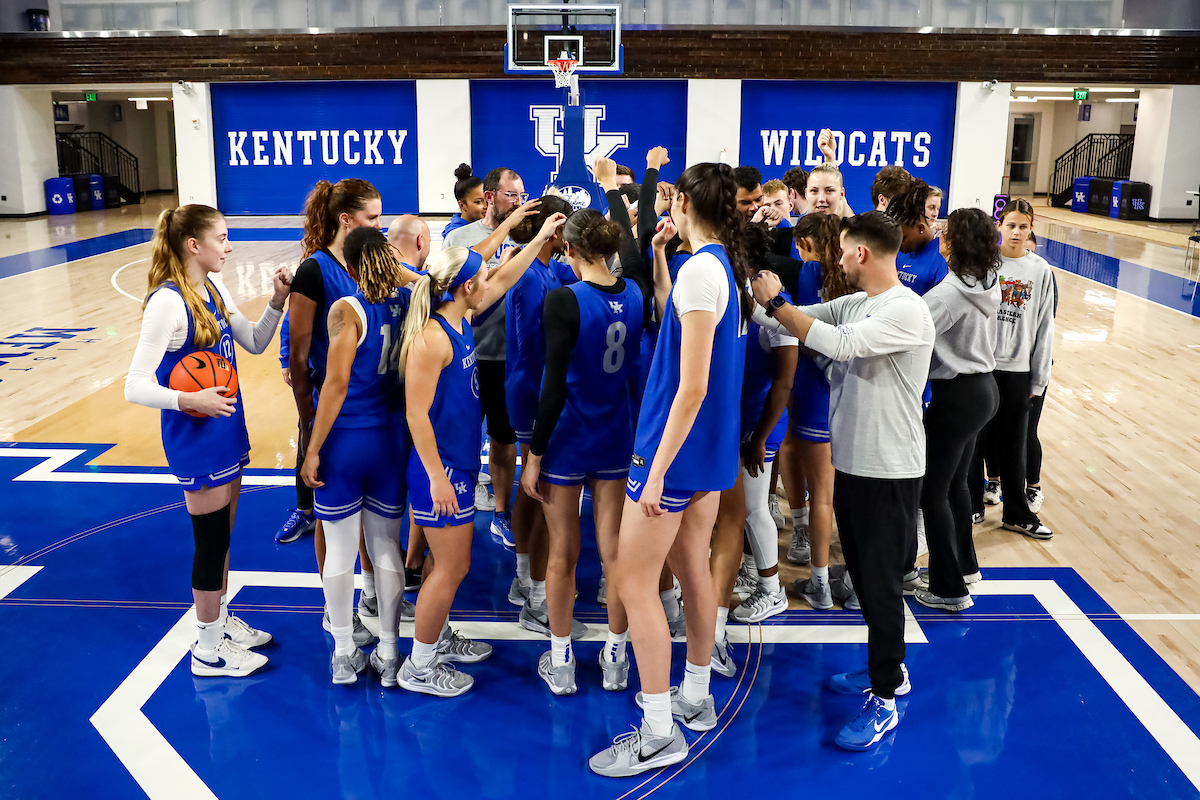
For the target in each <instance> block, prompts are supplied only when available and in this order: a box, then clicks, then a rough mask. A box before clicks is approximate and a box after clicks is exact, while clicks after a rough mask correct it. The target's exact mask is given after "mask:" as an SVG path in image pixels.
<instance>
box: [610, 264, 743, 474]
mask: <svg viewBox="0 0 1200 800" xmlns="http://www.w3.org/2000/svg"><path fill="white" fill-rule="evenodd" d="M700 253H710V254H712V255H713V256H715V257H716V258H717V260H718V261H720V262H721V266H723V267H724V269H725V278H726V280H728V281H729V302H728V303H727V304H726V306H725V310H724V312H723V313H722V314H721V317H720V319H719V320H718V321H717V328H716V331H715V334H714V336H713V348H712V360H711V362H710V364H709V371H708V393H707V394H706V395H705V397H704V402H703V403H702V404H701V405H700V411H699V413H698V414H697V415H696V421H695V422H694V423H693V424H692V429H691V431H690V432H689V433H688V436H687V439H686V440H685V441H684V443H683V446H682V447H681V448H680V449H679V453H678V454H677V455H676V456H675V460H674V461H673V462H672V464H671V467H670V469H668V470H667V473H666V476H665V478H664V481H663V490H664V491H671V492H698V491H724V490H725V489H728V488H730V487H731V486H733V484H734V482H735V481H736V480H737V475H738V452H739V444H740V436H739V434H740V430H739V428H740V425H739V419H740V417H741V409H740V405H741V398H742V373H743V371H744V369H745V359H746V327H745V324H744V322H743V321H742V316H741V306H740V304H739V302H738V300H739V297H740V296H741V295H740V293H739V292H740V287H739V286H738V285H737V283H736V282H735V281H734V278H733V268H732V267H731V266H730V264H729V257H728V256H727V255H726V253H725V248H724V247H722V246H721V245H719V244H710V245H707V246H705V247H702V248H701V249H700ZM700 253H697V254H696V255H697V256H698V255H699V254H700ZM693 257H695V256H693ZM678 288H679V284H678V283H676V284H675V285H674V286H673V287H672V288H671V295H670V297H668V298H667V312H666V313H665V314H664V317H665V318H664V319H663V321H662V325H661V328H660V330H659V334H658V344H657V346H656V347H655V349H654V363H653V364H652V365H651V367H650V378H649V380H648V381H647V383H646V392H645V395H644V396H643V397H642V409H641V415H640V416H639V418H638V429H637V437H636V441H635V445H634V457H633V466H634V467H635V468H636V467H639V466H640V464H639V462H642V463H649V462H652V461H653V459H654V454H655V451H656V450H657V449H658V445H659V443H660V442H661V441H662V435H663V430H664V429H665V428H666V424H667V415H668V414H669V413H670V411H671V403H672V402H674V400H675V393H676V392H677V391H678V390H679V370H680V363H679V359H680V346H681V339H682V333H683V327H682V324H681V323H680V320H679V318H678V317H677V316H676V314H675V306H674V297H675V291H676V289H678Z"/></svg>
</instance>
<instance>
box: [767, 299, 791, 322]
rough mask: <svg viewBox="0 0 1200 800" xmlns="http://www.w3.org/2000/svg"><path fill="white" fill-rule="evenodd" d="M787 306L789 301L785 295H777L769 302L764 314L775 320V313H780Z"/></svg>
mask: <svg viewBox="0 0 1200 800" xmlns="http://www.w3.org/2000/svg"><path fill="white" fill-rule="evenodd" d="M786 304H787V300H785V299H784V297H783V295H782V294H777V295H775V296H774V297H772V298H771V299H770V300H769V301H768V302H767V305H766V307H765V308H764V309H763V312H764V313H765V314H766V315H767V316H768V317H772V318H774V316H775V312H776V311H778V310H779V309H781V308H783V307H784V306H785V305H786Z"/></svg>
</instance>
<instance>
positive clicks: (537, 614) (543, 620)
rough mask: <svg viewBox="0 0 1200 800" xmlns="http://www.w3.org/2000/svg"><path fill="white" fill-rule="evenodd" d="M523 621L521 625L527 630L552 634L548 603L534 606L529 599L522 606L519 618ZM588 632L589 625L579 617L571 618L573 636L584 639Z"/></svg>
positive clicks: (543, 634)
mask: <svg viewBox="0 0 1200 800" xmlns="http://www.w3.org/2000/svg"><path fill="white" fill-rule="evenodd" d="M518 619H519V620H520V622H521V627H522V628H524V629H525V630H527V631H533V632H534V633H540V634H541V635H542V636H549V635H550V617H549V615H548V613H547V611H546V604H545V603H542V604H541V605H539V606H537V607H534V606H532V605H530V604H529V602H528V601H526V602H525V604H524V605H523V606H521V616H520V617H519V618H518ZM586 634H587V626H586V625H584V624H583V623H582V622H580V621H579V620H577V619H572V620H571V638H572V639H582V638H583V637H584V636H585V635H586Z"/></svg>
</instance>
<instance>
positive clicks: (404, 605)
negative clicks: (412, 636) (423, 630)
mask: <svg viewBox="0 0 1200 800" xmlns="http://www.w3.org/2000/svg"><path fill="white" fill-rule="evenodd" d="M416 619H417V604H416V603H410V602H408V601H407V600H405V599H404V598H400V621H401V622H415V621H416Z"/></svg>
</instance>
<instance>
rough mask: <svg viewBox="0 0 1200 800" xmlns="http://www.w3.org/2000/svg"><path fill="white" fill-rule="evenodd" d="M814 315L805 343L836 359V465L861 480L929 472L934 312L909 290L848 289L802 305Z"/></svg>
mask: <svg viewBox="0 0 1200 800" xmlns="http://www.w3.org/2000/svg"><path fill="white" fill-rule="evenodd" d="M800 310H801V311H803V312H804V313H805V314H808V315H809V316H811V317H813V318H814V319H815V320H816V321H815V322H813V325H812V328H811V329H810V330H809V332H808V336H807V337H806V338H805V341H804V344H805V345H807V346H808V347H809V348H811V349H813V350H816V351H817V352H818V353H821V354H823V355H826V356H828V357H829V358H831V359H833V364H832V365H831V366H830V372H829V375H830V380H829V385H830V393H829V431H830V446H831V448H832V455H833V466H834V469H837V470H839V471H840V472H845V473H847V474H850V475H857V476H860V477H864V478H887V479H891V480H898V479H903V478H919V477H921V476H922V475H924V474H925V426H924V423H923V421H922V409H921V395H922V394H923V393H924V391H925V381H926V379H927V378H928V377H929V358H930V355H931V354H932V353H933V341H934V327H933V318H932V317H931V316H930V314H929V307H928V306H926V305H925V301H924V300H922V299H921V297H920V296H919V295H918V294H916V293H915V292H914V291H913V290H912V289H909V288H907V287H905V286H897V287H895V288H893V289H888V290H887V291H886V292H881V293H880V294H877V295H875V296H874V297H868V296H867V295H866V293H865V292H857V293H855V294H849V295H846V296H845V297H839V298H838V299H836V300H833V301H831V302H828V303H821V304H819V305H813V306H804V307H802V308H801V309H800Z"/></svg>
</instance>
